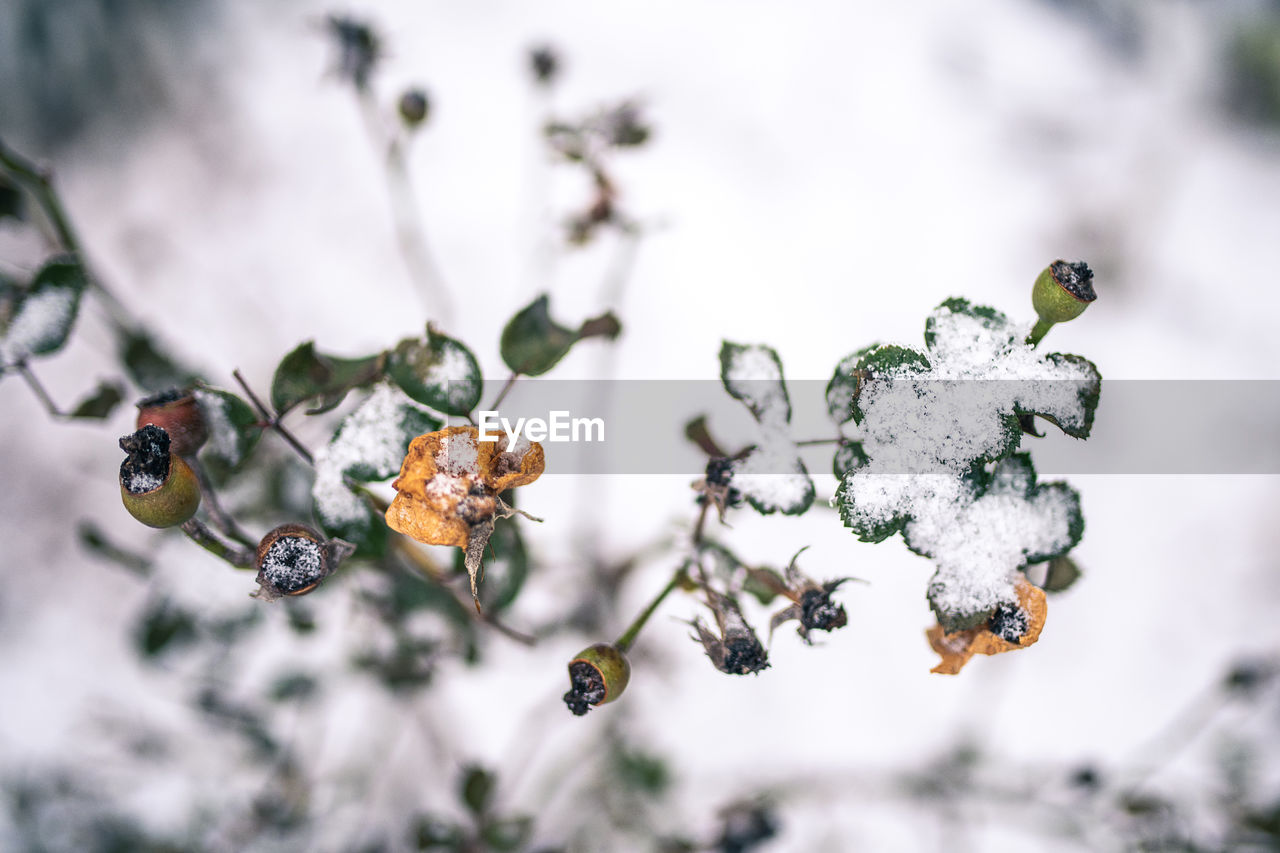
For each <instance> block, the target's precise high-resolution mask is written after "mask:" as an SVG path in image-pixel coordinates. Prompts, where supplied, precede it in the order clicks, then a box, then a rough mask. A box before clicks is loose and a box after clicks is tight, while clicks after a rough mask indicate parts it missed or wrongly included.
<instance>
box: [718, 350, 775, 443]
mask: <svg viewBox="0 0 1280 853" xmlns="http://www.w3.org/2000/svg"><path fill="white" fill-rule="evenodd" d="M720 382H721V384H723V385H724V390H725V391H728V392H729V396H730V397H732V398H733V399H735V400H740V401H741V402H742V403H744V404H746V407H747V409H748V410H750V412H751V416H752V417H753V418H755V419H756V421H758V422H765V421H771V422H774V423H790V422H791V398H790V397H788V396H787V386H786V383H785V382H784V381H783V378H782V359H780V358H778V353H777V351H776V350H775V349H774V348H773V347H770V346H765V345H764V344H735V343H733V342H732V341H722V342H721V344H720Z"/></svg>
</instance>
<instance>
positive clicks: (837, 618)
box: [800, 589, 849, 631]
mask: <svg viewBox="0 0 1280 853" xmlns="http://www.w3.org/2000/svg"><path fill="white" fill-rule="evenodd" d="M848 622H849V617H848V615H847V614H845V612H844V608H843V607H842V606H840V605H839V604H836V603H835V602H834V601H832V600H831V593H829V592H825V591H823V590H820V589H810V590H805V592H804V593H803V594H802V595H801V596H800V624H801V625H802V626H803V627H804V629H805V630H806V631H815V630H816V631H834V630H835V629H836V628H843V627H844V626H845V625H847V624H848Z"/></svg>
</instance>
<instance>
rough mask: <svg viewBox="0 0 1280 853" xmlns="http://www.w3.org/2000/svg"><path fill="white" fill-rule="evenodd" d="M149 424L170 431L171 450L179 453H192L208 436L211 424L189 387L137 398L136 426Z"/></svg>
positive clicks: (180, 454) (140, 427)
mask: <svg viewBox="0 0 1280 853" xmlns="http://www.w3.org/2000/svg"><path fill="white" fill-rule="evenodd" d="M147 424H153V425H155V426H158V427H160V428H161V429H163V430H164V431H165V432H167V433H168V434H169V452H170V453H176V454H177V455H178V456H191V455H193V454H194V453H195V452H196V451H197V450H199V449H200V448H201V447H202V446H203V445H204V443H205V441H206V440H207V439H208V438H209V427H208V425H207V424H205V420H204V415H203V414H202V413H201V412H200V406H199V405H198V404H197V403H196V398H195V397H194V396H192V394H191V392H190V391H183V390H180V389H177V388H173V389H170V390H168V391H162V392H161V393H159V394H153V395H151V396H150V397H146V398H144V399H142V400H139V401H138V422H137V429H142V428H143V427H144V426H146V425H147Z"/></svg>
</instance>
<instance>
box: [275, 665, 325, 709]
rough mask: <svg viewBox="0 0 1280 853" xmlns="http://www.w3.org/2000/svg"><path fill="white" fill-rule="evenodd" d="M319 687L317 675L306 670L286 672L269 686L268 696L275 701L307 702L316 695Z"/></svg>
mask: <svg viewBox="0 0 1280 853" xmlns="http://www.w3.org/2000/svg"><path fill="white" fill-rule="evenodd" d="M319 689H320V683H319V682H318V681H316V678H315V676H313V675H309V674H308V673H305V672H297V671H294V672H286V673H284V674H283V675H280V676H277V677H276V679H275V680H274V681H272V682H271V686H270V687H269V688H267V697H268V698H269V699H271V700H272V701H273V702H288V701H291V700H296V701H299V702H305V701H306V700H308V699H311V698H312V697H314V696H315V695H316V693H317V692H319Z"/></svg>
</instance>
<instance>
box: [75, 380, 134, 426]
mask: <svg viewBox="0 0 1280 853" xmlns="http://www.w3.org/2000/svg"><path fill="white" fill-rule="evenodd" d="M123 399H124V388H123V387H122V386H121V385H120V383H118V382H99V383H98V387H97V388H96V389H94V391H93V392H92V393H91V394H90V395H89V396H88V397H85V398H84V399H83V400H81V401H80V402H79V403H77V404H76V407H75V408H74V409H72V410H71V412H70V414H69V417H73V418H86V419H91V420H103V419H105V418H107V417H109V416H110V415H111V413H112V412H113V411H115V408H116V406H118V405H120V401H121V400H123Z"/></svg>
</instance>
